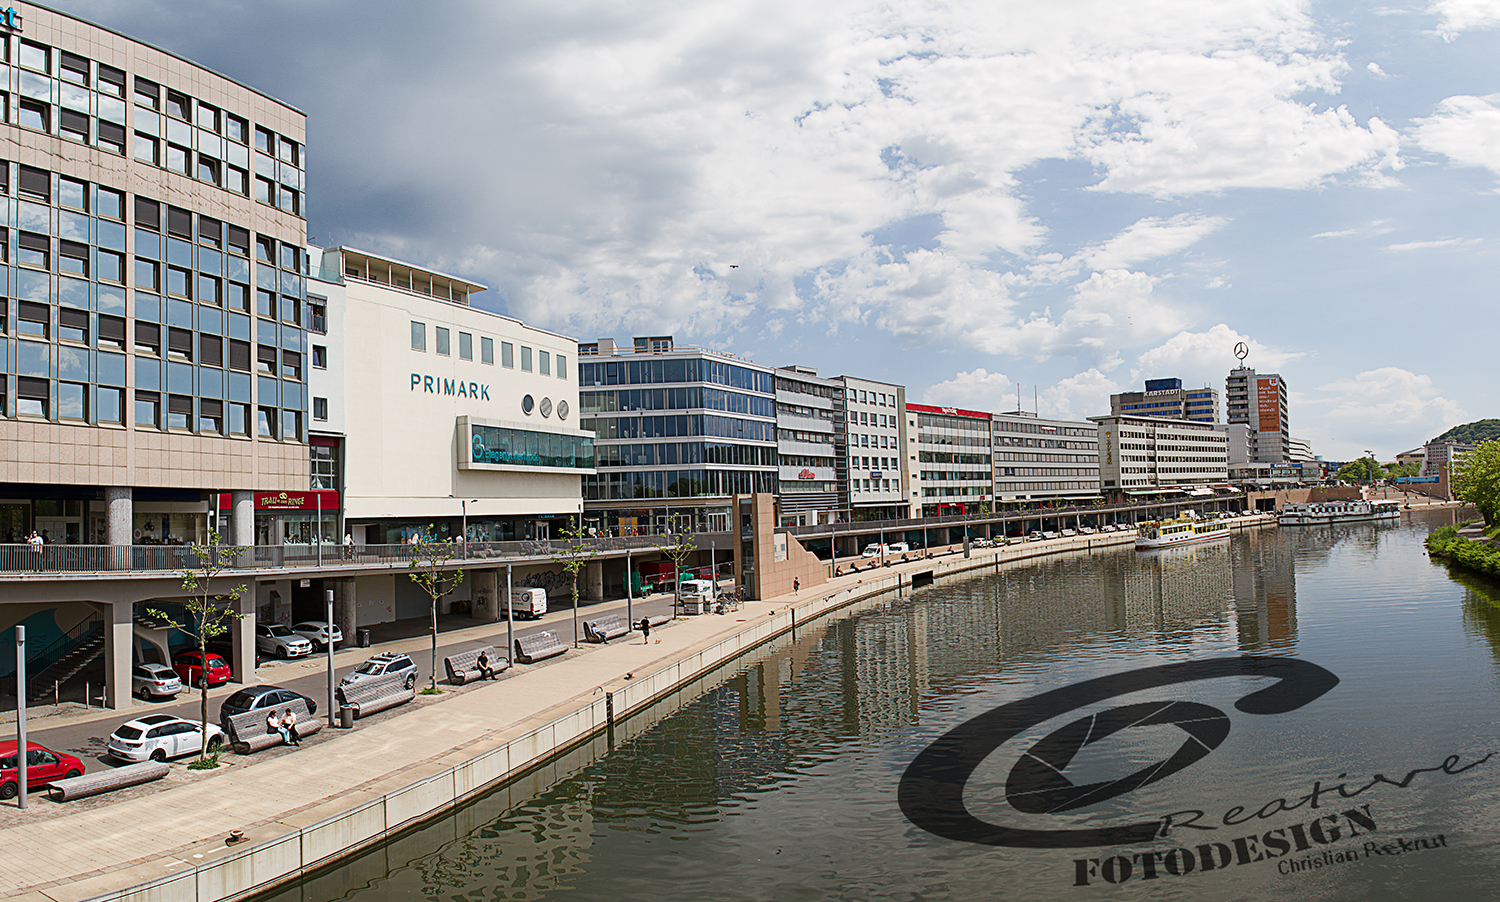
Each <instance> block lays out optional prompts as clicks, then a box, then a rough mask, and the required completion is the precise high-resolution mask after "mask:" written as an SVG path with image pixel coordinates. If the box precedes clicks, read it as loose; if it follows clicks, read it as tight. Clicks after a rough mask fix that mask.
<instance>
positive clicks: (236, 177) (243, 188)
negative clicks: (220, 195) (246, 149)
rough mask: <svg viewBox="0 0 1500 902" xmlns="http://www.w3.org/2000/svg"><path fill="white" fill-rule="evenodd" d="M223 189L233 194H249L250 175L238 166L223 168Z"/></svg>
mask: <svg viewBox="0 0 1500 902" xmlns="http://www.w3.org/2000/svg"><path fill="white" fill-rule="evenodd" d="M224 187H225V188H227V189H229V190H230V191H233V192H234V193H235V194H248V193H250V173H248V172H246V171H245V170H243V169H240V168H239V167H238V166H225V167H224Z"/></svg>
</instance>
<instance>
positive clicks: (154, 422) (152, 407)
mask: <svg viewBox="0 0 1500 902" xmlns="http://www.w3.org/2000/svg"><path fill="white" fill-rule="evenodd" d="M160 409H161V395H159V394H157V393H156V392H154V391H138V392H136V393H135V424H136V425H137V426H154V427H158V428H159V427H160V425H161V423H160V420H159V419H158V415H159V411H160Z"/></svg>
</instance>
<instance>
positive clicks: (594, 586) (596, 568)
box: [579, 561, 604, 601]
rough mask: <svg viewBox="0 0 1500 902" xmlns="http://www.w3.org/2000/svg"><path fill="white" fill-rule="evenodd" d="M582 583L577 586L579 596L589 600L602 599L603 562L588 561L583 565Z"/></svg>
mask: <svg viewBox="0 0 1500 902" xmlns="http://www.w3.org/2000/svg"><path fill="white" fill-rule="evenodd" d="M580 575H581V576H582V577H583V585H582V586H580V587H579V589H580V597H582V598H586V599H588V600H589V601H603V600H604V562H603V561H589V562H588V563H587V564H585V565H584V567H583V573H582V574H580Z"/></svg>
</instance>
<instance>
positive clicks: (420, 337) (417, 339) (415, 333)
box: [411, 322, 427, 351]
mask: <svg viewBox="0 0 1500 902" xmlns="http://www.w3.org/2000/svg"><path fill="white" fill-rule="evenodd" d="M411 349H412V350H413V351H425V350H427V325H426V324H425V323H419V322H413V323H412V324H411Z"/></svg>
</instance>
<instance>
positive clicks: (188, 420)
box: [167, 395, 193, 430]
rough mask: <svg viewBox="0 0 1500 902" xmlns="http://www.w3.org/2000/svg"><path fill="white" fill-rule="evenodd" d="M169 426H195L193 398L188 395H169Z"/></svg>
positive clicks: (180, 427)
mask: <svg viewBox="0 0 1500 902" xmlns="http://www.w3.org/2000/svg"><path fill="white" fill-rule="evenodd" d="M167 428H168V429H188V430H191V429H192V428H193V399H192V397H191V396H188V395H167Z"/></svg>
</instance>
